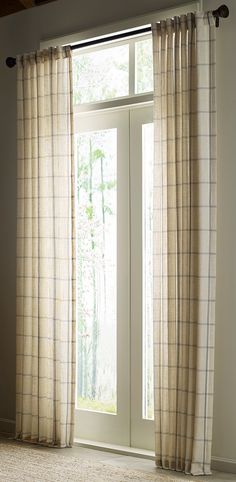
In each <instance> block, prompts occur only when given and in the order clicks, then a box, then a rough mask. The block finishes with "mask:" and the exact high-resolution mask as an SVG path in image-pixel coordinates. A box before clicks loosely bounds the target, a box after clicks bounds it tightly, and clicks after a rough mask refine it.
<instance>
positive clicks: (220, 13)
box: [6, 5, 229, 68]
mask: <svg viewBox="0 0 236 482" xmlns="http://www.w3.org/2000/svg"><path fill="white" fill-rule="evenodd" d="M212 15H213V16H214V17H215V23H216V27H219V19H220V18H226V17H228V16H229V9H228V7H227V5H221V6H220V7H219V8H217V9H216V10H213V11H212ZM151 30H152V28H151V26H150V27H142V28H137V29H134V30H131V31H128V32H121V33H117V34H114V35H110V36H108V37H101V38H97V39H94V40H88V41H87V42H83V41H82V42H80V43H79V44H75V45H71V50H78V49H81V48H84V47H91V46H92V45H99V44H103V43H106V42H111V41H112V40H120V39H122V38H128V37H133V36H136V35H140V34H144V33H148V32H151ZM6 64H7V66H8V67H9V68H12V67H14V66H15V65H16V58H14V57H7V59H6Z"/></svg>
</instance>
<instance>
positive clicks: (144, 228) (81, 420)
mask: <svg viewBox="0 0 236 482" xmlns="http://www.w3.org/2000/svg"><path fill="white" fill-rule="evenodd" d="M196 10H199V2H192V3H189V4H188V11H196ZM184 13H186V6H185V7H184V6H182V7H176V8H174V9H173V8H172V9H169V10H167V11H166V12H163V11H160V12H155V13H152V14H148V15H145V16H143V17H137V18H135V19H127V20H125V21H123V22H122V23H120V24H113V25H107V26H104V27H101V28H99V31H98V30H97V29H95V30H94V29H92V30H90V31H87V32H82V33H80V34H76V35H70V36H67V37H66V38H65V37H64V38H60V39H58V38H57V39H55V41H54V42H52V40H51V39H50V40H49V41H45V42H42V43H41V48H42V49H43V48H46V47H50V46H52V45H53V44H54V45H65V44H73V43H78V40H79V41H81V42H83V41H86V40H88V39H95V38H97V36H98V35H99V36H106V35H110V34H111V32H114V33H117V32H120V31H124V30H125V29H131V30H132V29H133V28H139V27H141V26H147V25H150V24H151V23H152V22H156V21H158V20H161V19H162V18H167V17H173V16H175V15H181V14H184ZM152 68H153V66H152V40H151V35H150V34H148V35H142V36H139V37H136V38H134V37H130V38H129V39H124V40H122V41H118V42H111V43H110V44H109V43H107V44H101V45H99V46H98V45H97V46H94V47H93V48H84V49H79V50H75V51H74V52H73V72H74V92H75V94H74V111H75V132H76V135H75V152H76V157H77V188H78V189H77V193H78V197H77V221H78V230H79V232H78V245H77V281H78V283H77V285H78V288H77V306H78V308H77V321H78V323H77V346H78V350H77V354H78V356H77V387H76V403H77V409H76V427H75V437H76V438H80V439H81V438H84V439H85V438H86V439H90V440H93V441H96V440H97V441H101V442H106V443H114V444H120V445H128V446H129V445H131V446H134V447H141V448H147V449H152V448H153V446H154V440H153V423H154V422H153V393H152V376H153V374H152V296H151V291H152V208H151V206H152V190H151V180H152V162H153V150H152V146H153V123H152V121H153V119H152V101H153V92H152V89H153V80H152ZM91 181H92V183H91ZM91 196H92V197H91ZM95 315H96V316H95ZM94 320H95V323H94Z"/></svg>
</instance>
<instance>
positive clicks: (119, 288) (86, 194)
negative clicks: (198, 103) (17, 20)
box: [73, 34, 153, 448]
mask: <svg viewBox="0 0 236 482" xmlns="http://www.w3.org/2000/svg"><path fill="white" fill-rule="evenodd" d="M73 63H74V65H73V72H74V103H75V109H76V120H75V152H76V161H77V162H76V164H77V307H78V308H77V388H76V407H77V411H76V412H77V420H78V422H77V424H76V425H77V429H76V430H77V432H76V435H77V436H78V437H80V438H86V439H92V440H100V441H104V442H110V443H115V444H121V445H134V446H140V447H143V448H152V443H153V435H152V433H151V429H152V424H153V420H152V419H153V388H152V385H153V371H152V363H153V362H152V165H153V124H152V89H153V81H152V77H153V72H152V40H151V35H150V34H149V35H143V36H140V37H136V38H135V37H133V38H130V39H128V40H127V39H125V40H122V41H118V42H112V43H110V44H107V45H103V46H99V47H93V48H86V49H81V50H78V51H76V52H75V54H74V56H73ZM147 95H148V96H149V97H148V98H147ZM134 99H135V104H136V106H135V107H134V106H133V105H132V104H133V102H134ZM147 102H148V103H147ZM91 111H92V112H91ZM142 260H143V262H142ZM131 414H132V415H131ZM130 426H131V430H130ZM101 427H102V430H101ZM144 434H146V435H144Z"/></svg>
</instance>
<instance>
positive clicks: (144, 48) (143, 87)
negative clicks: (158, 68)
mask: <svg viewBox="0 0 236 482" xmlns="http://www.w3.org/2000/svg"><path fill="white" fill-rule="evenodd" d="M152 90H153V54H152V39H151V38H148V39H146V40H139V41H138V42H136V43H135V94H142V93H144V92H150V91H152Z"/></svg>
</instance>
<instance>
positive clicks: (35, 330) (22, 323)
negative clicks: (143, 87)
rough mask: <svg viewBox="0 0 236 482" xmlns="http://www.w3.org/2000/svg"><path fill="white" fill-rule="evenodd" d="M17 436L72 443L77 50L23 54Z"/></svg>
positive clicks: (20, 69)
mask: <svg viewBox="0 0 236 482" xmlns="http://www.w3.org/2000/svg"><path fill="white" fill-rule="evenodd" d="M17 71H18V74H17V75H18V78H17V83H18V94H17V95H18V175H17V367H16V370H17V380H16V391H17V397H16V436H17V438H18V439H21V440H28V441H31V442H36V443H42V444H46V445H56V446H60V447H67V446H70V445H71V443H72V442H73V420H74V395H75V255H74V253H75V246H74V239H75V226H74V159H73V112H72V109H73V100H72V66H71V52H70V48H51V49H49V50H45V51H43V52H37V53H32V54H29V55H24V56H23V57H18V59H17Z"/></svg>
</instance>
